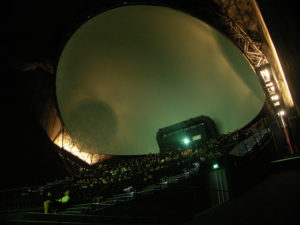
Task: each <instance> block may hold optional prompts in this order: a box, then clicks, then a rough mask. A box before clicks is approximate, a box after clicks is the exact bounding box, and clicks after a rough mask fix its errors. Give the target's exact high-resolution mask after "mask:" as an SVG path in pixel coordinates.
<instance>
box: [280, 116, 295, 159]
mask: <svg viewBox="0 0 300 225" xmlns="http://www.w3.org/2000/svg"><path fill="white" fill-rule="evenodd" d="M280 119H281V122H282V126H283V131H284V134H285V137H286V141H287V144H288V146H289V151H290V154H291V155H293V154H294V153H295V152H294V149H293V146H292V143H291V139H290V135H289V131H288V129H287V125H286V123H285V122H284V119H283V116H282V115H280Z"/></svg>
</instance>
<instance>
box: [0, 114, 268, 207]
mask: <svg viewBox="0 0 300 225" xmlns="http://www.w3.org/2000/svg"><path fill="white" fill-rule="evenodd" d="M262 130H264V132H263V135H266V134H268V133H270V130H269V129H268V128H267V127H266V120H265V119H262V120H260V121H258V122H257V123H255V124H254V125H252V126H251V127H248V128H245V129H241V130H237V131H235V132H232V133H228V134H226V135H221V136H219V137H218V138H217V139H210V140H209V141H208V142H207V143H206V145H204V147H203V148H195V147H194V148H191V149H186V150H183V151H171V152H166V153H158V154H148V155H144V156H141V157H132V158H126V159H119V160H114V161H112V160H107V161H105V162H103V163H101V164H98V165H97V166H93V167H86V168H84V167H82V168H81V170H80V172H79V173H78V174H75V175H74V176H73V177H72V178H66V179H63V180H57V181H54V182H49V183H47V184H44V185H40V186H36V187H25V188H20V189H15V190H9V191H1V192H0V196H1V203H0V204H1V205H0V210H1V211H5V210H28V211H39V212H43V201H44V199H45V197H46V195H47V193H48V192H51V193H52V195H53V196H54V198H56V199H58V198H60V197H62V195H63V193H64V192H65V191H66V190H69V191H70V193H71V194H70V196H71V204H85V203H89V202H96V201H105V199H109V198H111V197H112V196H113V195H116V194H122V193H125V192H126V190H129V189H132V190H135V191H141V190H143V189H145V188H146V187H148V186H151V185H155V184H158V183H161V182H163V181H164V180H166V179H168V178H169V177H174V176H176V175H179V174H184V173H185V172H188V171H191V170H193V169H195V167H199V165H201V164H202V163H203V162H205V161H208V160H212V159H215V158H218V157H222V156H224V155H226V154H229V153H230V151H231V150H232V149H233V148H234V147H235V146H237V144H239V143H242V142H243V141H244V140H247V139H248V138H249V137H251V136H254V135H256V136H257V134H260V135H262V133H261V131H262ZM200 169H201V166H200Z"/></svg>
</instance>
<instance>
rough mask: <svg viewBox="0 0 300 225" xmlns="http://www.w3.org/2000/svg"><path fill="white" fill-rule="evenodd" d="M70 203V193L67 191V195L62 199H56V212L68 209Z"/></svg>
mask: <svg viewBox="0 0 300 225" xmlns="http://www.w3.org/2000/svg"><path fill="white" fill-rule="evenodd" d="M69 202H70V191H66V192H65V195H64V196H63V197H62V198H60V199H56V202H55V203H56V207H55V208H56V210H63V209H65V208H66V207H67V205H68V203H69Z"/></svg>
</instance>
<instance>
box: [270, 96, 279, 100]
mask: <svg viewBox="0 0 300 225" xmlns="http://www.w3.org/2000/svg"><path fill="white" fill-rule="evenodd" d="M271 99H272V101H276V100H279V96H278V95H273V96H271Z"/></svg>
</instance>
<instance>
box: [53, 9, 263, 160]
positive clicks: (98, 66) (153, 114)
mask: <svg viewBox="0 0 300 225" xmlns="http://www.w3.org/2000/svg"><path fill="white" fill-rule="evenodd" d="M56 77H57V78H56V94H57V100H58V106H59V111H60V114H61V117H62V119H63V121H64V124H65V126H66V128H67V130H68V132H69V134H70V136H71V138H72V139H73V140H74V141H75V143H76V144H77V145H78V147H79V148H80V149H82V150H83V151H86V152H90V153H98V154H108V155H135V154H147V153H149V152H152V153H154V152H158V146H157V143H156V139H155V136H156V132H157V131H158V129H159V128H163V127H165V126H169V125H172V124H174V123H178V122H180V121H183V120H187V119H189V118H193V117H197V116H200V115H206V116H209V117H211V118H212V119H213V120H214V121H215V122H216V125H217V127H218V129H219V131H220V132H221V133H227V132H231V131H234V130H236V129H239V128H241V127H243V126H245V125H246V124H248V123H249V122H250V121H251V120H252V119H253V118H254V117H255V116H256V115H257V114H258V113H259V111H260V110H261V108H262V106H263V104H264V94H263V90H262V88H261V86H260V84H259V82H258V80H257V77H256V75H255V73H254V72H253V70H252V69H251V67H250V65H249V64H248V62H247V61H246V59H245V58H244V57H243V56H242V54H241V53H240V52H239V50H238V49H237V48H236V47H235V46H234V45H233V43H232V42H230V41H229V40H228V39H226V38H225V37H224V36H223V35H222V34H221V33H219V32H218V31H216V30H215V29H213V28H212V27H210V26H208V25H207V24H205V23H203V22H202V21H200V20H199V19H197V18H194V17H192V16H190V15H187V14H185V13H182V12H180V11H176V10H173V9H170V8H165V7H159V6H141V5H139V6H125V7H120V8H116V9H112V10H109V11H106V12H103V13H101V14H99V15H97V16H95V17H93V18H92V19H90V20H89V21H87V22H86V23H85V24H83V25H82V26H81V27H80V28H79V29H78V30H77V31H76V32H75V33H74V34H73V35H72V37H71V38H70V40H69V41H68V42H67V44H66V46H65V48H64V50H63V52H62V54H61V57H60V59H59V63H58V68H57V75H56Z"/></svg>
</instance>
